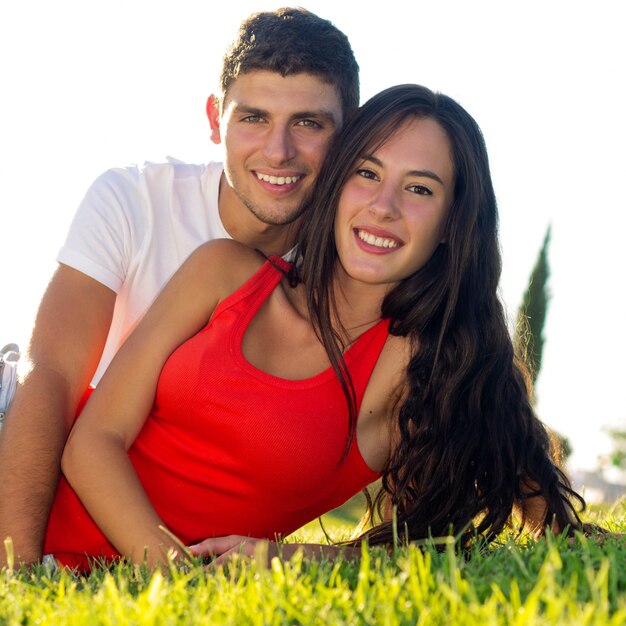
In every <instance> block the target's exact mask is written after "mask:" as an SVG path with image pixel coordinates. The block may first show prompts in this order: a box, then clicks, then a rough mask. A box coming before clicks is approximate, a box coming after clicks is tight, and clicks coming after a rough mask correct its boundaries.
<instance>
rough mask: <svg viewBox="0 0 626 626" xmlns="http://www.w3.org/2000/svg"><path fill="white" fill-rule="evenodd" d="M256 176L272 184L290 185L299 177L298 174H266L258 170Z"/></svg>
mask: <svg viewBox="0 0 626 626" xmlns="http://www.w3.org/2000/svg"><path fill="white" fill-rule="evenodd" d="M256 176H257V178H258V179H259V180H264V181H265V182H266V183H271V184H272V185H290V184H291V183H295V182H296V181H297V180H298V179H299V178H300V176H268V175H267V174H261V173H259V172H256Z"/></svg>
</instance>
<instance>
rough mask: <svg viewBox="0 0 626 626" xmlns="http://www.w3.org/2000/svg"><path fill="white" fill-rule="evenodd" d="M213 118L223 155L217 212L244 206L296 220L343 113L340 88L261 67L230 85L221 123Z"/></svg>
mask: <svg viewBox="0 0 626 626" xmlns="http://www.w3.org/2000/svg"><path fill="white" fill-rule="evenodd" d="M209 120H210V121H211V126H212V128H213V135H212V137H213V141H215V142H217V143H219V142H221V143H223V144H224V152H225V158H224V172H225V174H226V180H227V182H228V186H223V189H221V192H220V193H221V195H220V210H222V207H224V208H226V210H227V211H228V210H229V208H228V207H229V205H230V206H233V203H236V204H238V203H243V205H245V206H246V207H247V208H248V209H249V210H250V211H251V212H252V213H253V214H254V215H255V216H256V217H257V218H258V220H260V221H261V222H263V223H265V224H271V225H281V224H289V223H290V222H293V221H294V220H295V219H296V218H297V217H298V216H299V213H300V206H301V204H302V201H303V199H304V197H305V195H306V193H307V192H308V191H309V189H310V188H311V186H312V185H313V182H314V180H315V178H316V176H317V174H318V173H319V170H320V166H321V164H322V161H323V159H324V156H325V154H326V150H327V149H328V145H329V142H330V140H331V139H332V137H333V135H334V134H335V132H336V131H337V130H338V129H339V128H340V126H341V124H342V122H343V114H342V108H341V99H340V96H339V93H338V91H337V89H336V88H335V87H334V86H333V85H330V84H328V83H325V82H323V81H322V80H321V79H320V78H318V77H317V76H314V75H311V74H294V75H291V76H286V77H283V76H281V75H280V74H278V73H275V72H269V71H265V70H257V71H253V72H249V73H247V74H242V75H241V76H239V78H237V80H235V81H234V82H233V83H232V85H231V86H230V88H229V90H228V93H227V94H226V98H225V101H224V105H223V111H222V114H221V116H219V120H218V119H217V116H216V117H215V119H213V120H211V113H210V112H209ZM237 212H238V211H237Z"/></svg>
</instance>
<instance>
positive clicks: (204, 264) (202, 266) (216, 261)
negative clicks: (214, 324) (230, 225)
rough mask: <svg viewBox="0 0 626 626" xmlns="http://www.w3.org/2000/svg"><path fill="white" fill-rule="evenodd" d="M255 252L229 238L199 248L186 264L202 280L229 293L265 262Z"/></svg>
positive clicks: (261, 256) (259, 254)
mask: <svg viewBox="0 0 626 626" xmlns="http://www.w3.org/2000/svg"><path fill="white" fill-rule="evenodd" d="M265 260H266V259H265V257H264V256H263V255H262V253H261V252H259V251H258V250H253V249H252V248H249V247H248V246H246V245H244V244H242V243H239V242H238V241H234V240H232V239H214V240H213V241H208V242H206V243H204V244H202V245H200V246H199V247H198V248H196V250H194V252H192V254H191V255H190V256H189V258H188V259H187V261H186V262H185V263H186V264H187V265H191V266H193V269H195V270H197V271H198V272H201V274H202V275H203V276H205V278H206V279H207V280H208V281H209V282H210V283H212V284H213V285H215V286H216V287H217V286H219V287H221V288H222V289H220V291H222V290H223V291H225V292H226V293H231V292H232V291H235V290H236V289H237V288H238V287H240V286H241V285H242V284H243V283H244V282H245V281H246V280H248V278H250V277H251V276H252V275H253V274H254V273H255V272H256V271H257V270H258V269H259V268H260V267H261V266H262V265H263V263H264V262H265Z"/></svg>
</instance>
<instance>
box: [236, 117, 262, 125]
mask: <svg viewBox="0 0 626 626" xmlns="http://www.w3.org/2000/svg"><path fill="white" fill-rule="evenodd" d="M241 121H242V122H246V123H248V124H258V123H259V122H261V121H263V118H262V117H261V116H260V115H246V116H245V117H244V118H242V120H241Z"/></svg>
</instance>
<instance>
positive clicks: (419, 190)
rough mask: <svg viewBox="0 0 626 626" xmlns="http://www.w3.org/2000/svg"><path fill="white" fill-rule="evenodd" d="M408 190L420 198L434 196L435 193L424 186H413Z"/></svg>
mask: <svg viewBox="0 0 626 626" xmlns="http://www.w3.org/2000/svg"><path fill="white" fill-rule="evenodd" d="M408 190H409V191H410V192H411V193H416V194H418V195H420V196H432V195H433V192H432V191H431V190H430V189H429V188H428V187H424V185H411V186H410V187H408Z"/></svg>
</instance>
